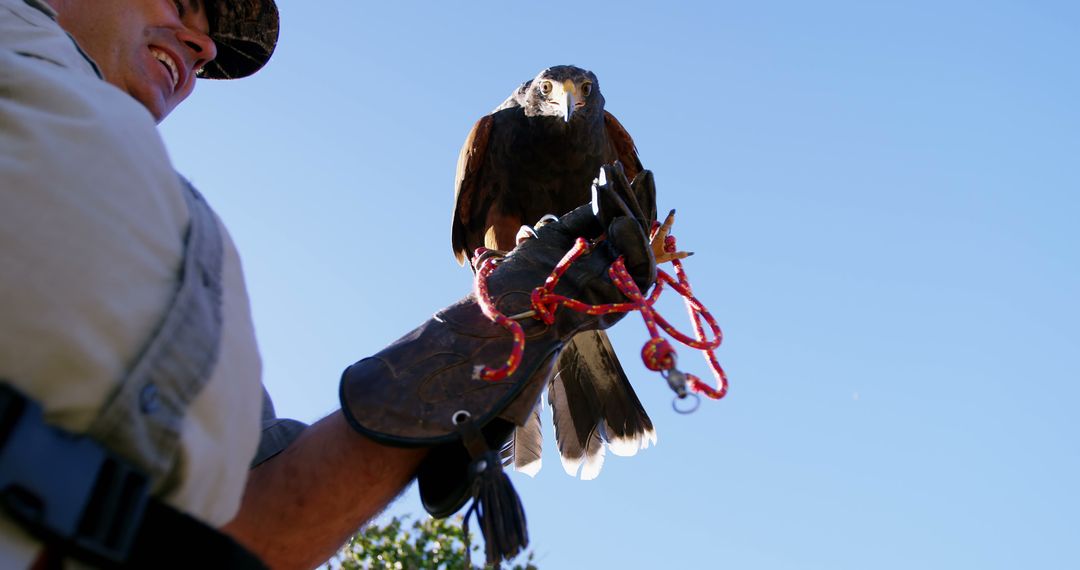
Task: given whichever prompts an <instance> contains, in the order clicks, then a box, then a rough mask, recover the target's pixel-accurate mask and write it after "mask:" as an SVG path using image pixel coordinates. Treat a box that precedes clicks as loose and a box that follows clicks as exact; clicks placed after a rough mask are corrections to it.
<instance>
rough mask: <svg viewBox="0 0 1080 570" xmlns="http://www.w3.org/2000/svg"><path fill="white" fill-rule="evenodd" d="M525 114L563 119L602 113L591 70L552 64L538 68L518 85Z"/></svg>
mask: <svg viewBox="0 0 1080 570" xmlns="http://www.w3.org/2000/svg"><path fill="white" fill-rule="evenodd" d="M517 95H518V99H519V101H520V103H519V104H520V105H521V106H522V107H523V108H524V111H525V116H527V117H557V118H559V119H561V120H562V122H564V123H570V121H588V122H591V121H593V120H596V119H601V120H602V117H603V116H604V96H603V95H601V94H600V83H599V82H598V81H597V80H596V76H595V75H593V72H591V71H589V70H586V69H581V68H580V67H574V66H572V65H556V66H555V67H549V68H547V69H545V70H543V71H541V72H540V74H539V75H537V76H536V78H535V79H532V80H530V81H527V82H525V84H523V85H522V86H521V87H520V88H519V89H518V93H517Z"/></svg>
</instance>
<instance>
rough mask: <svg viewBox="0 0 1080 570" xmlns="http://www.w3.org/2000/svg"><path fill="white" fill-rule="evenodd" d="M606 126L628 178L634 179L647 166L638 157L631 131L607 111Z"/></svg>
mask: <svg viewBox="0 0 1080 570" xmlns="http://www.w3.org/2000/svg"><path fill="white" fill-rule="evenodd" d="M604 127H605V128H606V130H607V136H608V141H610V142H611V147H612V148H613V149H615V155H616V156H617V157H618V160H619V162H621V163H622V165H623V170H625V171H626V179H627V180H633V179H634V177H635V176H637V175H638V173H639V172H641V171H642V170H645V167H643V166H642V165H641V159H640V158H638V153H637V145H635V144H634V139H632V138H630V133H628V132H626V129H625V128H623V126H622V123H620V122H619V120H618V119H616V118H615V115H612V114H611V113H609V112H607V111H604Z"/></svg>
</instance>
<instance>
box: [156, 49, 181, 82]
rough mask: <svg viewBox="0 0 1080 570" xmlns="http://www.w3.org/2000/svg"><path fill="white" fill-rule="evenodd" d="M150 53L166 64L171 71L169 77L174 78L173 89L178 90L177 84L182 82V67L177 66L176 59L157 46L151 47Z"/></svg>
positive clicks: (166, 67)
mask: <svg viewBox="0 0 1080 570" xmlns="http://www.w3.org/2000/svg"><path fill="white" fill-rule="evenodd" d="M150 55H152V56H154V59H156V60H158V61H160V62H161V64H162V65H164V66H165V69H167V70H168V71H169V77H171V78H172V88H173V91H176V88H177V86H178V85H179V84H180V69H179V68H178V67H177V65H176V61H174V60H173V58H172V57H171V56H169V54H167V53H165V52H164V51H161V50H160V49H157V48H155V47H151V48H150Z"/></svg>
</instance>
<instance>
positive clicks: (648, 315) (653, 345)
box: [474, 224, 728, 400]
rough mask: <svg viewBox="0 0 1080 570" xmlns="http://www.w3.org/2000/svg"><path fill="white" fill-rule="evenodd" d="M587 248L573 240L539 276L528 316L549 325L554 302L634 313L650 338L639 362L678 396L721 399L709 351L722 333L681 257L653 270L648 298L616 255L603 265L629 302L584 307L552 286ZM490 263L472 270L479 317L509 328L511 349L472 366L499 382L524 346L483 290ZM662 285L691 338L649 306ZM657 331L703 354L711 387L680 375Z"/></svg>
mask: <svg viewBox="0 0 1080 570" xmlns="http://www.w3.org/2000/svg"><path fill="white" fill-rule="evenodd" d="M658 228H659V224H655V225H654V226H653V236H654V237H655V235H656V232H657V230H658ZM589 247H590V246H589V242H588V241H587V240H585V239H584V238H578V239H577V241H575V242H574V246H573V247H572V248H570V251H568V252H567V253H566V255H565V256H563V258H562V260H560V261H559V263H558V264H556V265H555V268H554V269H553V270H552V272H551V274H550V275H548V277H547V279H545V280H544V284H543V285H541V286H540V287H537V288H536V289H534V290H533V291H532V294H531V303H532V307H533V311H534V314H532V315H531V316H532V317H533V318H536V319H540V320H541V321H543V322H544V323H546V324H548V325H551V324H554V322H555V311H556V309H558V307H559V306H560V305H562V306H564V307H566V308H568V309H571V310H573V311H578V312H581V313H586V314H589V315H607V314H611V313H628V312H630V311H640V312H641V316H642V318H643V319H644V321H645V328H646V329H648V331H649V337H650V338H649V340H648V341H647V342H646V343H645V346H644V347H642V349H641V358H642V360H643V361H644V363H645V366H646V367H647V368H648V369H649V370H654V371H658V372H661V373H662V374H664V377H665V378H667V380H668V383H669V384H670V385H671V387H672V389H674V390H675V391H676V393H677V394H678V395H679V397H683V396H685V395H686V393H687V389H689V391H691V392H694V393H698V394H703V395H704V396H706V397H708V398H711V399H714V400H718V399H720V398H723V397H724V395H725V394H726V393H727V389H728V381H727V375H725V374H724V369H723V368H721V367H720V363H719V362H718V361H717V359H716V354H715V351H716V349H717V348H719V346H720V343H721V342H722V341H723V338H724V337H723V333H722V332H721V330H720V326H719V325H717V324H716V320H715V319H714V318H713V316H712V314H711V313H710V312H709V310H708V309H706V308H705V305H704V304H702V303H701V301H699V300H698V299H697V297H695V296H694V294H693V289H692V288H691V287H690V281H689V279H688V278H687V277H686V271H685V269H683V266H682V261H681V260H679V259H674V260H672V265H674V266H675V277H672V276H671V275H669V274H668V273H666V272H664V271H663V270H660V269H657V271H656V286H655V287H654V288H653V291H652V293H651V294H650V295H649V296H648V297H645V296H644V295H643V294H642V293H641V290H640V289H639V288H638V286H637V284H636V283H634V280H633V278H632V277H631V276H630V272H629V271H627V269H626V264H625V262H624V261H623V258H622V257H619V258H618V259H616V260H615V263H613V264H612V265H611V267H610V268H608V275H610V276H611V280H612V281H613V282H614V283H615V285H616V287H618V288H619V290H620V291H621V292H622V293H623V294H624V295H626V297H627V298H628V299H630V301H629V302H626V303H609V304H604V305H589V304H587V303H583V302H581V301H578V300H577V299H571V298H569V297H566V296H563V295H556V294H555V293H554V291H555V286H556V285H558V283H559V279H560V278H561V277H562V276H563V274H564V273H566V270H567V269H568V268H569V267H570V264H572V263H574V261H576V260H577V259H578V258H579V257H581V256H582V255H584V254H585V253H586V252H588V250H589ZM664 250H665V251H666V252H668V253H674V252H675V251H676V249H675V237H674V236H671V235H669V236H667V237H666V238H665V240H664ZM481 252H482V249H481V250H477V253H478V254H479V253H481ZM495 267H496V260H495V258H488V259H486V260H484V261H483V262H482V264H481V266H480V268H479V270H478V271H477V274H476V282H475V288H474V291H475V293H476V299H477V301H478V302H479V304H480V308H481V310H482V311H483V312H484V315H486V316H487V317H488V318H489V319H491V320H492V321H494V322H495V323H496V324H498V325H499V326H502V327H503V328H505V329H507V330H508V331H510V333H511V335H512V336H513V349H512V350H511V352H510V356H509V357H508V358H507V360H506V362H505V363H504V364H503V365H502V366H500V367H498V368H492V367H490V366H479V365H478V366H477V367H476V372H475V374H476V376H477V377H478V378H480V379H483V380H489V381H498V380H502V379H504V378H506V377H507V376H509V375H511V374H513V373H514V372H515V371H516V370H517V367H518V365H519V364H520V363H521V355H522V353H523V352H524V348H525V333H524V331H523V330H522V328H521V325H520V324H519V323H518V322H517V321H516V320H514V319H512V318H510V317H507V316H506V315H504V314H503V313H501V312H499V310H498V309H497V308H496V307H495V303H494V301H493V300H492V299H491V296H490V294H489V293H488V289H487V279H488V276H489V275H490V274H491V272H492V271H493V270H494V269H495ZM665 285H667V286H668V287H670V288H671V289H672V290H674V291H675V292H677V293H678V294H679V295H681V296H682V297H683V301H684V302H685V303H686V308H687V311H688V312H689V315H690V320H691V322H692V323H693V327H694V337H693V338H691V337H690V336H689V335H686V334H683V333H682V332H680V331H678V330H677V329H676V328H675V327H674V326H672V325H671V323H669V322H668V321H667V319H665V318H664V317H663V316H661V315H660V313H659V312H657V310H656V309H655V308H653V305H654V304H655V303H656V301H657V300H658V299H659V298H660V293H661V292H662V291H663V289H664V286H665ZM526 315H528V313H526ZM702 321H704V324H707V325H708V326H709V329H710V331H711V332H712V339H711V340H710V339H709V338H708V336H707V335H706V332H705V327H704V325H703V324H702ZM661 330H663V331H664V332H666V333H668V335H670V336H671V337H672V338H674V339H675V340H677V341H679V342H681V343H682V344H685V345H686V346H689V347H690V348H693V349H696V350H700V351H702V352H703V353H704V355H705V360H706V362H707V363H708V365H709V369H710V370H711V371H712V373H713V376H714V377H715V378H716V387H715V388H714V387H712V386H710V385H709V384H707V383H706V382H704V381H702V380H701V379H700V378H698V377H697V376H695V375H693V374H684V373H683V372H680V371H679V370H678V369H677V368H676V367H675V363H676V354H675V349H674V348H672V346H671V343H669V342H668V341H667V340H666V339H664V338H663V336H661V334H660V331H661Z"/></svg>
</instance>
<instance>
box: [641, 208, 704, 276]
mask: <svg viewBox="0 0 1080 570" xmlns="http://www.w3.org/2000/svg"><path fill="white" fill-rule="evenodd" d="M674 224H675V210H674V209H672V210H671V211H670V212H668V215H667V217H666V218H664V223H663V224H661V225H660V227H659V228H657V230H656V232H655V233H653V236H652V242H651V245H652V250H653V257H655V258H656V264H657V265H660V264H661V263H667V262H668V261H675V260H676V259H686V258H687V257H690V256H691V255H694V252H692V251H672V252H669V251H667V248H666V247H665V246H666V241H667V236H668V234H669V233H670V232H671V226H673V225H674Z"/></svg>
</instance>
